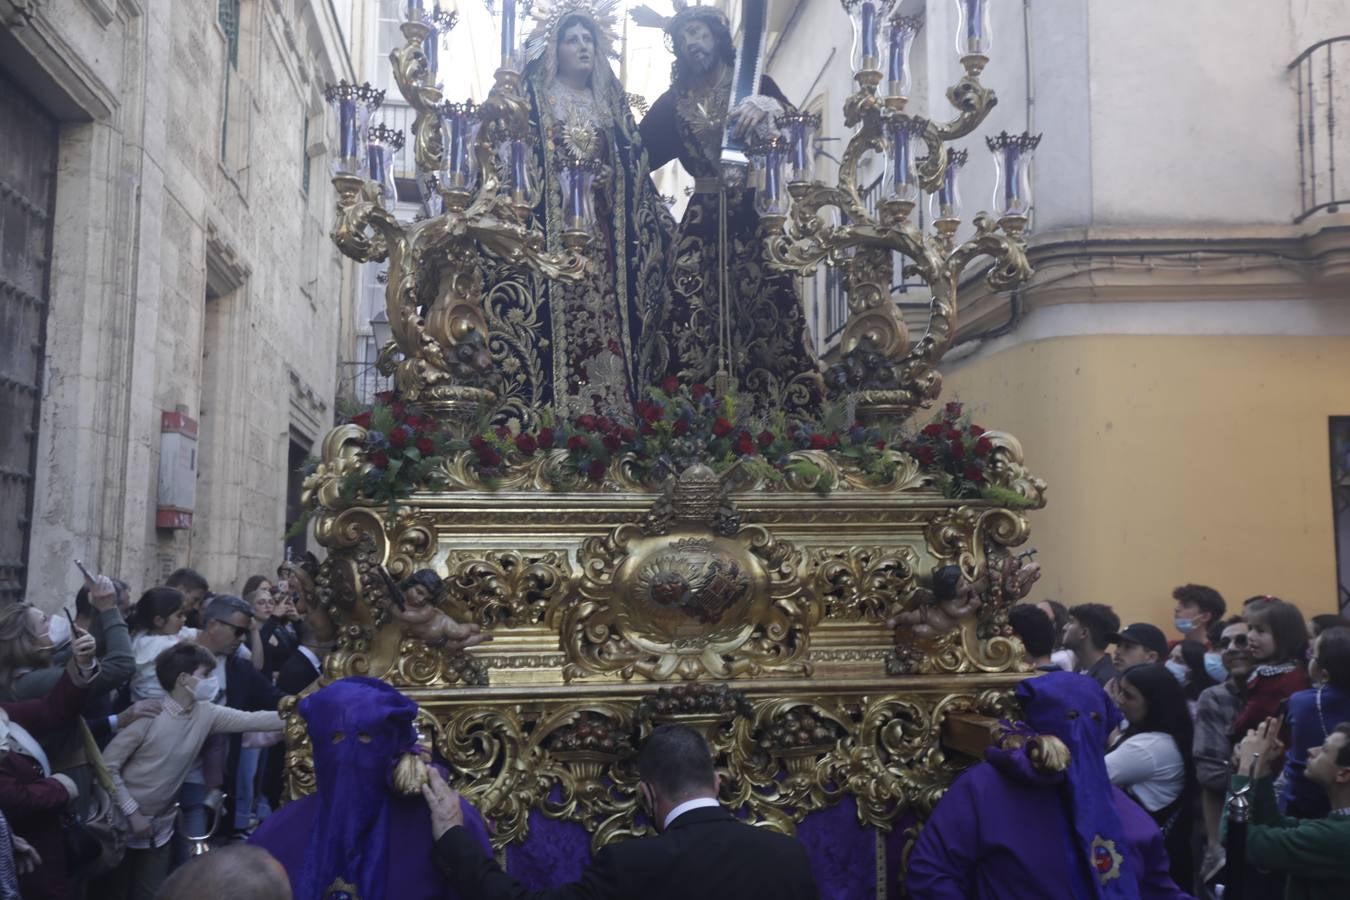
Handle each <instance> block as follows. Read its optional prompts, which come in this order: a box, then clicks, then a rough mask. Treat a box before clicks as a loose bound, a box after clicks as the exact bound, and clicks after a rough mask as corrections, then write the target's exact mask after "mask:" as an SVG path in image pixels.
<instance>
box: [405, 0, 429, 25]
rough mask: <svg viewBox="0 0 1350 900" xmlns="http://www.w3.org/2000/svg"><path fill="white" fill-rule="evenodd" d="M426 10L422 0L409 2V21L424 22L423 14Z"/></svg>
mask: <svg viewBox="0 0 1350 900" xmlns="http://www.w3.org/2000/svg"><path fill="white" fill-rule="evenodd" d="M424 10H425V7H424V6H423V5H422V0H408V21H409V22H420V21H422V13H423V11H424Z"/></svg>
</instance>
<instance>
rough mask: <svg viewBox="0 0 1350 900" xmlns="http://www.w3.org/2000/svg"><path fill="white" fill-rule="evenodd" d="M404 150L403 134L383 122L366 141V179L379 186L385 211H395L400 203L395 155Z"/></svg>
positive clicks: (370, 133)
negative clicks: (395, 172) (396, 205)
mask: <svg viewBox="0 0 1350 900" xmlns="http://www.w3.org/2000/svg"><path fill="white" fill-rule="evenodd" d="M402 149H403V132H401V131H398V130H397V129H394V128H390V127H388V126H387V125H385V124H384V123H383V122H381V123H380V124H379V125H376V126H375V127H373V128H371V129H370V132H369V135H368V138H367V141H366V159H367V161H368V165H367V169H368V172H367V175H366V177H367V178H368V179H369V180H370V181H371V183H373V184H377V185H379V196H380V200H381V201H382V202H383V203H384V207H385V209H393V208H394V204H395V203H396V202H397V201H398V188H397V186H396V185H395V184H394V155H395V154H396V153H398V152H399V151H400V150H402Z"/></svg>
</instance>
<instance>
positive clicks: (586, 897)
mask: <svg viewBox="0 0 1350 900" xmlns="http://www.w3.org/2000/svg"><path fill="white" fill-rule="evenodd" d="M435 853H436V864H437V865H438V866H439V867H440V869H441V871H442V873H444V874H445V876H446V878H447V879H449V881H450V883H451V884H452V885H454V887H455V888H456V890H458V891H459V895H460V897H462V898H463V900H610V898H613V900H628V898H632V900H689V898H694V900H816V898H817V897H818V896H819V894H818V892H817V889H816V882H815V879H814V878H813V877H812V876H811V868H810V865H809V864H808V862H807V858H806V848H804V847H803V846H802V845H801V843H800V842H798V841H797V840H796V839H795V838H790V837H787V836H785V835H782V834H777V833H776V832H772V831H768V830H766V829H763V828H755V827H753V826H750V825H746V824H744V823H743V822H739V821H737V820H736V818H735V817H734V816H732V815H731V813H729V812H727V811H726V810H725V809H723V808H721V807H717V808H715V809H714V808H712V807H705V808H702V809H693V810H690V811H689V812H687V813H684V814H683V815H681V816H680V817H679V818H678V819H676V820H675V821H674V822H672V823H671V824H670V828H669V829H668V830H666V831H665V832H663V833H662V834H660V835H659V836H657V837H647V838H637V839H635V840H630V841H620V842H619V843H616V844H610V845H609V846H608V847H605V848H604V849H603V850H601V851H600V852H599V853H597V854H596V855H595V858H594V859H593V860H592V861H591V865H590V867H589V868H588V869H587V870H586V871H585V873H583V874H582V876H581V880H580V881H577V882H574V883H572V884H567V885H563V886H562V887H557V888H552V889H550V890H544V891H531V890H529V889H528V888H526V887H524V886H523V885H521V884H520V883H519V882H517V881H516V880H515V879H514V878H512V877H511V876H510V875H507V874H506V873H505V872H503V871H502V870H501V867H500V866H498V865H497V863H496V861H495V860H493V859H490V858H489V857H487V856H484V855H483V851H482V850H480V849H479V848H478V845H477V844H476V843H475V842H474V840H473V838H472V837H470V835H469V833H468V832H467V831H466V830H465V829H463V828H451V829H450V830H449V831H447V832H446V833H445V834H443V835H441V839H440V840H439V841H437V842H436V850H435Z"/></svg>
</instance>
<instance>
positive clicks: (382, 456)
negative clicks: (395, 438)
mask: <svg viewBox="0 0 1350 900" xmlns="http://www.w3.org/2000/svg"><path fill="white" fill-rule="evenodd" d="M370 464H371V465H372V466H374V467H375V468H377V469H387V468H389V455H388V454H387V453H385V452H384V451H383V450H376V451H375V452H374V453H372V454H370Z"/></svg>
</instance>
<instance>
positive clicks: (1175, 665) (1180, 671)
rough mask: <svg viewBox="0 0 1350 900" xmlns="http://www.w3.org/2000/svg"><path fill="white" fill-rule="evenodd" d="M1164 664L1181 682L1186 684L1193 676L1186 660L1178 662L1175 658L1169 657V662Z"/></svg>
mask: <svg viewBox="0 0 1350 900" xmlns="http://www.w3.org/2000/svg"><path fill="white" fill-rule="evenodd" d="M1163 666H1164V667H1166V669H1167V671H1169V672H1171V673H1172V677H1173V678H1175V679H1176V680H1177V681H1178V683H1180V684H1185V683H1186V682H1187V681H1189V680H1190V678H1191V670H1190V669H1189V668H1188V667H1187V666H1186V664H1185V663H1184V662H1177V661H1176V660H1175V659H1169V660H1167V662H1165V663H1163Z"/></svg>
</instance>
